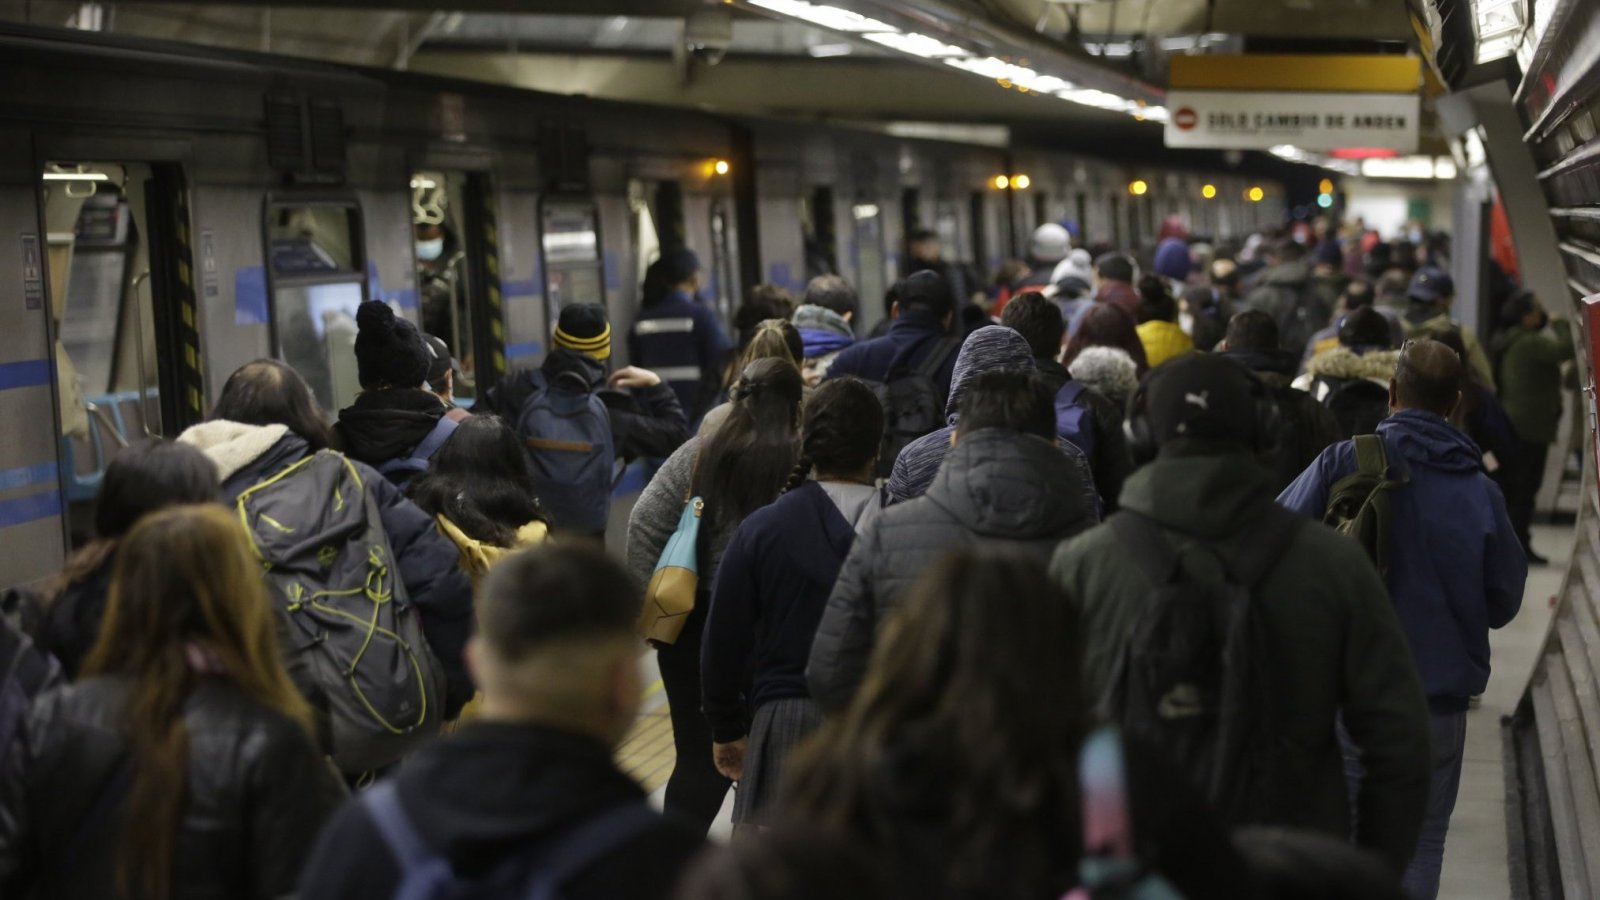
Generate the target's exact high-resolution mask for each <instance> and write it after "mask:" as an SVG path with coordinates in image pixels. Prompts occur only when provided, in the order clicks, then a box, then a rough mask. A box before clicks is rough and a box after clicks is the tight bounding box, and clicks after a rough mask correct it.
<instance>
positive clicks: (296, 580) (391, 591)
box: [238, 450, 444, 774]
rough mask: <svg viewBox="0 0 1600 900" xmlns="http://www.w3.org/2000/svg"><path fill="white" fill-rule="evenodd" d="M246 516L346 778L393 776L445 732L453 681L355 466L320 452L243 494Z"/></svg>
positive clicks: (298, 674)
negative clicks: (388, 770) (446, 696)
mask: <svg viewBox="0 0 1600 900" xmlns="http://www.w3.org/2000/svg"><path fill="white" fill-rule="evenodd" d="M238 509H239V519H240V521H242V522H243V523H244V526H245V529H246V531H248V532H249V536H250V542H251V545H252V547H253V548H254V550H255V553H256V556H257V557H258V558H259V559H260V560H261V564H262V566H264V567H265V569H266V580H267V586H268V591H269V594H270V595H271V597H272V601H273V604H274V606H275V608H276V610H277V612H278V636H279V641H280V643H281V645H282V650H283V653H284V657H285V661H286V663H287V666H288V669H289V674H290V676H291V677H292V678H293V679H294V682H295V685H296V686H297V687H299V688H300V691H301V693H303V694H305V696H306V699H307V700H308V701H310V703H311V707H312V709H313V710H314V712H315V714H316V718H317V732H318V736H319V738H321V741H322V746H323V748H324V749H325V750H327V752H328V754H329V755H330V756H332V757H333V761H334V763H335V764H336V765H337V766H338V767H339V769H340V771H343V772H346V773H351V774H355V773H361V772H368V771H372V770H374V769H378V768H381V767H383V766H385V765H388V764H389V763H392V762H395V761H396V760H398V759H400V758H401V757H402V756H404V755H405V754H406V753H407V752H408V751H409V750H411V749H412V748H413V747H415V746H416V745H417V744H418V743H420V742H421V741H422V740H423V739H425V738H427V737H429V736H430V735H432V734H434V733H435V732H437V731H438V730H439V721H440V711H441V710H442V700H441V696H442V694H443V690H442V686H443V682H444V679H443V676H442V674H441V671H440V668H439V663H438V661H437V660H436V659H434V656H433V653H432V652H431V651H430V650H429V649H428V644H427V641H426V640H424V639H423V636H422V625H421V621H420V619H419V617H418V613H417V610H416V609H415V608H414V607H412V606H411V604H410V602H409V598H408V597H407V596H406V589H405V584H404V583H403V582H402V581H401V580H400V578H399V573H398V571H397V564H396V562H395V559H394V554H393V551H392V550H391V549H390V547H389V538H388V535H387V534H386V533H385V532H384V530H383V522H382V519H381V518H380V516H379V514H378V505H377V501H376V500H375V499H374V498H373V496H372V494H371V493H370V492H369V491H368V490H367V486H366V485H365V484H364V483H363V480H362V475H361V473H360V471H359V470H358V469H357V468H356V467H355V465H354V464H352V463H351V462H350V460H348V459H346V458H345V457H343V456H341V455H340V454H338V453H334V452H333V451H330V450H322V451H319V452H317V453H316V454H314V455H312V456H308V457H306V458H305V459H302V460H301V461H299V462H297V463H295V464H294V465H292V466H289V467H288V468H286V469H284V470H283V471H281V472H279V473H278V474H276V475H274V476H272V477H271V478H268V479H266V480H265V481H262V482H261V483H260V484H257V485H255V486H254V487H251V488H250V489H249V490H246V491H245V492H244V493H242V494H240V495H239V500H238Z"/></svg>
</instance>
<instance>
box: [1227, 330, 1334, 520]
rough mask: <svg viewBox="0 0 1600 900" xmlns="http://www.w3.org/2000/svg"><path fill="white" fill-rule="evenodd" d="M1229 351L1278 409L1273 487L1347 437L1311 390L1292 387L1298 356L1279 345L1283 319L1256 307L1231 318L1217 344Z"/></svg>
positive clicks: (1286, 481) (1286, 482)
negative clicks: (1257, 382)
mask: <svg viewBox="0 0 1600 900" xmlns="http://www.w3.org/2000/svg"><path fill="white" fill-rule="evenodd" d="M1217 350H1218V352H1220V353H1221V354H1222V355H1223V356H1225V357H1227V358H1228V359H1231V360H1233V361H1234V362H1237V363H1239V364H1240V365H1243V366H1244V367H1245V368H1247V369H1249V370H1250V373H1251V374H1252V375H1254V376H1255V377H1256V380H1257V381H1259V382H1261V383H1262V384H1263V385H1265V386H1266V389H1267V396H1268V397H1270V398H1272V403H1273V405H1274V406H1275V407H1277V410H1278V423H1277V428H1276V429H1275V431H1276V433H1275V434H1274V435H1273V438H1274V440H1273V441H1272V442H1271V444H1272V445H1271V447H1270V449H1269V451H1268V452H1269V453H1270V454H1271V457H1272V458H1271V465H1270V466H1269V468H1270V469H1272V473H1273V482H1272V485H1273V488H1274V489H1275V490H1279V491H1281V490H1283V489H1284V488H1286V487H1288V486H1289V483H1290V482H1291V481H1294V480H1295V479H1296V478H1298V477H1299V476H1300V473H1301V472H1304V471H1305V469H1306V466H1309V465H1311V463H1312V462H1314V461H1316V458H1317V455H1318V454H1320V453H1321V452H1322V451H1323V450H1324V449H1326V448H1327V447H1328V446H1329V445H1331V444H1334V443H1337V442H1338V441H1340V440H1343V439H1344V433H1343V430H1342V429H1341V428H1340V427H1339V420H1338V419H1336V418H1334V415H1333V413H1332V412H1330V411H1329V410H1328V408H1327V407H1326V406H1323V405H1322V404H1321V403H1318V402H1317V399H1316V398H1315V397H1313V396H1311V395H1310V394H1309V393H1307V392H1305V391H1302V390H1300V389H1299V388H1296V387H1292V386H1291V381H1292V380H1293V379H1294V372H1295V367H1296V365H1297V360H1296V359H1295V356H1294V354H1293V353H1290V352H1289V351H1287V350H1284V349H1283V348H1282V347H1280V346H1278V323H1277V322H1274V321H1273V320H1272V317H1271V316H1269V315H1267V314H1266V313H1264V312H1261V311H1260V310H1256V309H1247V310H1245V311H1244V312H1242V313H1239V314H1238V315H1236V316H1234V317H1233V318H1232V319H1229V320H1228V332H1227V336H1225V337H1224V338H1223V339H1222V344H1221V345H1220V346H1219V347H1218V348H1217Z"/></svg>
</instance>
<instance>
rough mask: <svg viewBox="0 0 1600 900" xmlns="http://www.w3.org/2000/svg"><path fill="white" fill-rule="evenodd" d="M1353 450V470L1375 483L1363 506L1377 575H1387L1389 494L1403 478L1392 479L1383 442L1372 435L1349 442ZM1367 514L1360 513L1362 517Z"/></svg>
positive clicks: (1394, 476)
mask: <svg viewBox="0 0 1600 900" xmlns="http://www.w3.org/2000/svg"><path fill="white" fill-rule="evenodd" d="M1353 441H1354V443H1355V450H1356V467H1357V469H1358V470H1359V471H1360V473H1361V474H1362V475H1364V476H1368V477H1370V478H1373V479H1375V480H1376V481H1377V484H1376V485H1375V486H1374V487H1373V489H1372V493H1371V494H1369V495H1368V496H1367V501H1366V503H1365V504H1364V505H1365V506H1366V507H1368V508H1370V514H1371V521H1372V526H1373V537H1374V542H1373V547H1372V552H1373V562H1374V563H1375V564H1376V565H1377V567H1378V571H1379V572H1380V573H1385V572H1388V571H1389V546H1390V544H1389V532H1390V519H1391V513H1392V501H1391V494H1392V492H1393V491H1394V489H1395V488H1397V487H1400V486H1402V485H1404V484H1405V483H1406V481H1407V478H1406V477H1405V476H1404V475H1400V476H1399V477H1396V474H1395V472H1394V471H1393V470H1392V469H1391V468H1390V467H1389V454H1388V452H1387V451H1386V450H1385V449H1384V446H1383V438H1381V437H1379V436H1378V435H1376V434H1358V435H1356V436H1355V438H1354V439H1353ZM1366 514H1367V511H1366V510H1363V515H1366Z"/></svg>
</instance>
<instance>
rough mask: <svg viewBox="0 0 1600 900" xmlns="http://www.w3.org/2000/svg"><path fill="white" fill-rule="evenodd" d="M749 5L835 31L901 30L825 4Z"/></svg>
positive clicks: (780, 1)
mask: <svg viewBox="0 0 1600 900" xmlns="http://www.w3.org/2000/svg"><path fill="white" fill-rule="evenodd" d="M749 3H750V5H751V6H754V7H758V8H760V9H765V10H770V11H771V12H775V13H779V14H780V15H785V16H792V17H794V18H796V19H803V20H805V21H807V22H810V23H811V24H813V25H819V26H821V27H823V28H831V29H833V30H834V31H849V32H854V33H857V34H859V33H863V32H884V31H889V32H894V31H899V30H900V29H898V28H896V27H894V26H893V25H890V24H888V23H887V22H880V21H878V20H877V19H869V18H867V17H866V16H863V15H861V14H860V13H853V12H851V11H850V10H848V9H840V8H839V7H837V6H828V5H826V4H823V3H807V2H805V0H749Z"/></svg>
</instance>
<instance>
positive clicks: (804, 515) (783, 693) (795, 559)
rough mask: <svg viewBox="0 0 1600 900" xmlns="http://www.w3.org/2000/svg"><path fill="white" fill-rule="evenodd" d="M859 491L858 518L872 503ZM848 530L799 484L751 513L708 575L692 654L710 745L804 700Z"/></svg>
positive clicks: (815, 489)
mask: <svg viewBox="0 0 1600 900" xmlns="http://www.w3.org/2000/svg"><path fill="white" fill-rule="evenodd" d="M871 490H872V489H871V488H870V487H866V486H862V487H860V488H858V491H859V492H865V496H863V497H861V500H863V501H865V503H864V505H863V506H861V507H859V508H857V509H854V510H852V512H854V513H855V514H856V516H857V518H858V519H859V518H860V517H861V514H862V512H863V511H864V510H865V509H866V508H867V507H868V506H870V505H872V504H875V503H876V498H875V497H873V496H872V494H871ZM855 538H856V528H855V522H852V521H850V520H848V519H846V518H845V516H844V514H843V513H841V512H840V510H839V506H838V504H836V503H834V501H833V500H832V499H831V498H830V497H829V496H828V493H827V491H825V490H824V489H823V487H822V485H820V484H818V483H817V482H815V481H808V482H806V483H805V484H803V485H801V486H800V487H798V488H796V489H794V490H792V491H790V492H789V493H787V494H784V495H783V496H782V497H779V498H778V500H777V501H776V502H774V503H772V504H770V505H768V506H765V507H762V508H761V509H758V510H756V511H755V512H753V513H751V514H750V515H749V516H748V517H747V518H746V519H745V520H744V521H743V522H742V523H740V525H739V528H738V530H737V531H735V532H734V534H733V540H732V541H731V542H729V544H728V549H727V550H726V551H724V552H723V554H722V564H721V565H720V566H718V568H717V584H716V588H715V590H714V591H713V592H712V596H711V608H710V610H709V611H708V613H707V616H706V625H705V632H704V638H703V640H704V643H703V644H702V645H701V651H700V687H701V691H702V694H703V696H704V702H703V703H702V708H703V709H704V710H705V714H706V718H707V719H709V720H710V721H711V734H712V737H713V738H714V739H716V740H718V741H723V742H726V741H733V740H737V739H739V738H740V737H743V736H744V734H745V732H746V730H747V729H748V727H749V721H750V720H749V717H750V715H752V714H753V713H754V712H755V709H756V708H757V707H759V706H760V705H761V704H763V703H766V702H768V701H772V700H783V699H788V698H793V697H809V696H810V695H811V694H810V691H809V690H808V689H807V688H806V660H807V658H808V657H809V656H810V655H811V640H812V638H813V637H815V636H816V633H817V623H818V622H819V621H820V620H821V619H822V610H823V607H824V606H826V605H827V602H828V594H829V593H830V592H831V591H832V590H833V585H834V582H835V581H837V580H838V577H839V567H840V566H842V565H844V560H845V556H846V555H847V554H849V552H850V545H851V544H852V543H854V542H855Z"/></svg>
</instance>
